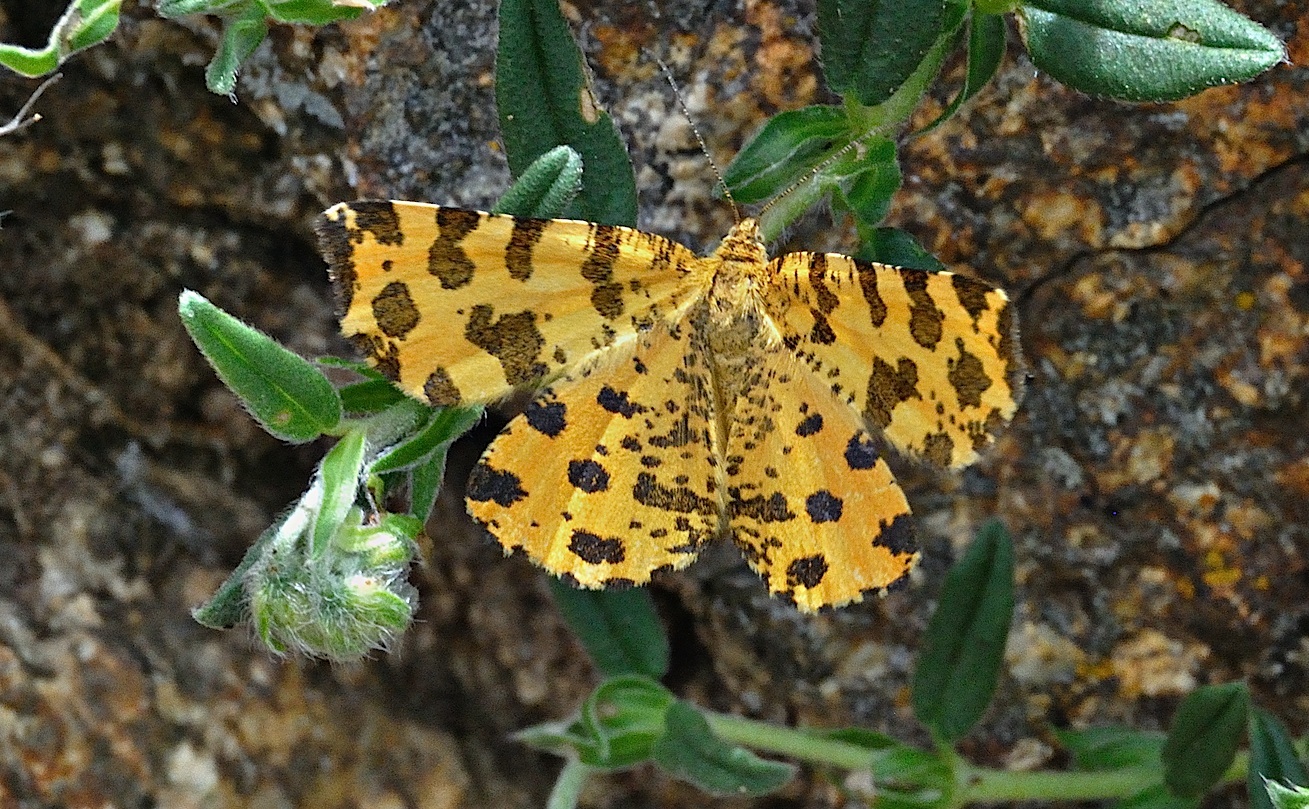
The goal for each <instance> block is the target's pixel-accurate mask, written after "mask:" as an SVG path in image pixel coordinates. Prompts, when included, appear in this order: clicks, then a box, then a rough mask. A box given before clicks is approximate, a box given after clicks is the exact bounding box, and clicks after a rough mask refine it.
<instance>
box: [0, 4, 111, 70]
mask: <svg viewBox="0 0 1309 809" xmlns="http://www.w3.org/2000/svg"><path fill="white" fill-rule="evenodd" d="M121 6H122V0H74V2H71V3H69V4H68V8H67V9H66V10H65V11H64V13H63V15H62V16H60V18H59V19H58V20H57V21H56V22H55V24H54V27H53V28H51V30H50V37H49V39H48V40H47V41H46V45H45V47H43V48H39V49H36V48H24V47H23V46H21V45H9V44H0V65H4V66H5V67H7V68H9V69H10V70H12V71H14V72H16V73H19V74H21V75H24V76H27V77H29V78H34V77H36V76H44V75H45V74H47V73H51V72H53V71H54V70H55V68H57V67H59V65H61V64H63V62H64V61H65V60H67V59H68V58H69V57H70V56H72V55H73V54H75V53H77V52H78V51H81V50H85V49H86V48H89V47H91V46H92V45H98V44H100V43H101V42H104V41H105V40H106V39H108V38H109V36H110V35H111V34H113V33H114V31H115V30H117V28H118V17H119V9H120V7H121Z"/></svg>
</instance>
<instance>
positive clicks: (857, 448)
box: [845, 431, 877, 469]
mask: <svg viewBox="0 0 1309 809" xmlns="http://www.w3.org/2000/svg"><path fill="white" fill-rule="evenodd" d="M845 463H846V465H847V466H849V467H850V468H851V469H872V468H873V467H874V466H877V447H876V446H875V445H874V444H873V439H872V438H871V437H870V436H869V435H868V433H865V432H863V431H860V432H857V433H855V434H854V435H852V436H850V441H849V442H848V443H847V444H846V445H845Z"/></svg>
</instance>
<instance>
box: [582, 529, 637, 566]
mask: <svg viewBox="0 0 1309 809" xmlns="http://www.w3.org/2000/svg"><path fill="white" fill-rule="evenodd" d="M568 550H570V551H572V552H573V553H575V554H577V555H578V557H580V558H581V560H582V561H583V562H588V563H590V564H593V565H599V564H603V563H605V562H609V563H610V564H617V563H618V562H621V561H623V560H624V559H626V558H627V549H626V548H625V547H623V540H621V539H619V538H618V537H601V536H599V535H597V534H593V533H591V532H590V531H581V530H577V531H573V537H572V539H571V540H570V541H569V543H568Z"/></svg>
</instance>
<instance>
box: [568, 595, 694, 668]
mask: <svg viewBox="0 0 1309 809" xmlns="http://www.w3.org/2000/svg"><path fill="white" fill-rule="evenodd" d="M550 592H551V594H553V595H554V599H555V604H556V605H558V607H559V612H560V613H561V614H562V615H563V616H564V620H566V621H567V622H568V625H569V626H570V627H571V628H572V630H573V632H574V633H575V634H576V635H577V638H578V640H580V641H581V642H582V645H583V646H585V647H586V651H587V652H588V653H589V654H590V655H591V660H592V661H594V663H595V665H596V668H598V669H600V671H602V672H604V673H605V674H606V675H608V676H610V677H614V676H617V675H621V674H641V675H645V676H647V677H652V678H654V679H658V678H660V677H662V676H664V675H665V674H667V673H668V636H667V635H666V634H665V633H664V627H663V623H662V622H660V620H659V613H657V612H656V611H655V607H654V601H653V599H651V598H650V591H649V590H648V589H645V588H640V589H632V590H580V589H578V588H576V587H572V586H570V585H567V584H565V583H563V582H562V581H560V580H558V579H556V578H553V577H551V579H550Z"/></svg>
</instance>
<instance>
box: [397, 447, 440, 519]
mask: <svg viewBox="0 0 1309 809" xmlns="http://www.w3.org/2000/svg"><path fill="white" fill-rule="evenodd" d="M449 454H450V448H449V445H446V446H445V447H444V448H442V449H440V450H437V451H436V452H433V453H432V454H431V455H430V456H428V458H427V460H425V461H423V462H422V463H420V464H419V465H417V466H415V467H414V468H413V469H410V470H409V471H408V472H407V473H405V474H406V477H407V479H408V480H409V510H410V511H412V512H413V514H414V516H415V517H417V518H418V519H420V520H422V521H423V522H427V520H428V518H429V517H431V516H432V509H433V508H434V507H435V506H436V496H437V495H438V494H440V493H441V484H442V483H443V482H444V480H445V460H446V457H447V456H448V455H449Z"/></svg>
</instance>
